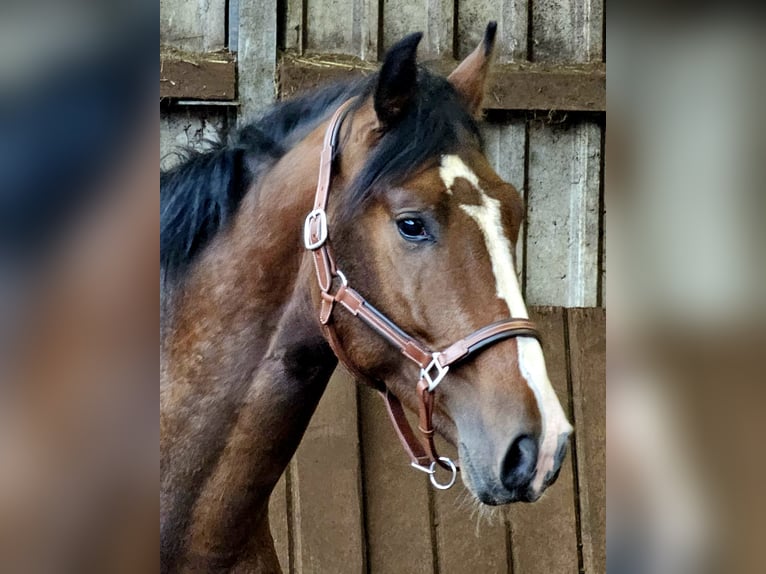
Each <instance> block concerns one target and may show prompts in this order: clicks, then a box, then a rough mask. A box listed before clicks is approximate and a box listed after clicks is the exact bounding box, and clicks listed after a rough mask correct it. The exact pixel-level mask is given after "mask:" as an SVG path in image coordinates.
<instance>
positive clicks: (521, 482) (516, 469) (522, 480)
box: [500, 435, 537, 490]
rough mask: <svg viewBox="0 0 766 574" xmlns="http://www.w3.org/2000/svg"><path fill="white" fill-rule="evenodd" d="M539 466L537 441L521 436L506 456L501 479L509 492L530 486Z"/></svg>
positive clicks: (501, 469)
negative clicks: (536, 467)
mask: <svg viewBox="0 0 766 574" xmlns="http://www.w3.org/2000/svg"><path fill="white" fill-rule="evenodd" d="M536 465H537V441H536V440H534V439H533V438H532V437H531V436H529V435H521V436H520V437H518V438H517V439H516V440H515V441H513V444H512V445H511V448H509V449H508V452H507V453H506V454H505V458H504V459H503V463H502V466H501V467H500V473H501V474H500V478H501V480H502V481H503V485H505V487H506V488H507V489H508V490H514V489H516V488H519V487H522V486H526V485H528V484H529V483H530V482H531V480H532V478H533V477H534V475H535V466H536Z"/></svg>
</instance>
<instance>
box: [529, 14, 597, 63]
mask: <svg viewBox="0 0 766 574" xmlns="http://www.w3.org/2000/svg"><path fill="white" fill-rule="evenodd" d="M603 25H604V1H603V0H590V1H589V2H582V1H580V0H535V2H534V7H533V10H532V38H533V42H532V46H531V50H532V53H531V54H530V55H529V56H530V59H531V60H534V61H537V62H543V61H545V62H594V61H601V59H602V54H603Z"/></svg>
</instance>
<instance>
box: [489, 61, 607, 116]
mask: <svg viewBox="0 0 766 574" xmlns="http://www.w3.org/2000/svg"><path fill="white" fill-rule="evenodd" d="M484 107H485V108H486V109H489V110H560V111H585V112H603V111H606V68H605V66H604V65H603V64H587V65H581V66H572V65H567V66H550V65H530V64H526V65H525V64H504V65H496V66H493V68H492V72H491V73H490V79H489V84H488V89H487V95H486V97H485V98H484Z"/></svg>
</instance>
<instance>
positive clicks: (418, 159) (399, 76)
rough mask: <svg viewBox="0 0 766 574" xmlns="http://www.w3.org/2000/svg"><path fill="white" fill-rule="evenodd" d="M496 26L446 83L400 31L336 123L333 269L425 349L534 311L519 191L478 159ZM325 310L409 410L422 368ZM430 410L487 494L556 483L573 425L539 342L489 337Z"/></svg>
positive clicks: (535, 493) (348, 349)
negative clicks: (522, 267)
mask: <svg viewBox="0 0 766 574" xmlns="http://www.w3.org/2000/svg"><path fill="white" fill-rule="evenodd" d="M494 36H495V25H494V24H490V26H489V27H488V28H487V31H486V34H485V36H484V39H483V42H482V43H481V44H480V45H479V46H478V47H477V48H476V50H475V51H474V52H473V53H472V54H471V55H469V56H468V57H467V58H466V59H465V60H464V61H463V62H462V63H461V64H460V65H459V66H458V67H457V69H455V70H454V72H452V74H450V76H449V77H448V78H441V77H438V76H435V75H433V74H431V73H429V72H427V71H426V70H424V69H422V68H420V67H419V66H418V65H417V62H416V51H417V46H418V42H419V40H420V38H421V35H420V34H413V35H411V36H408V37H406V38H404V39H403V40H401V41H400V42H399V43H398V44H396V45H395V46H393V47H392V48H391V50H390V51H389V52H388V54H387V56H386V58H385V61H384V63H383V66H382V68H381V70H380V72H379V74H378V75H377V78H376V80H375V81H373V82H370V83H369V84H368V88H367V89H366V90H365V91H363V92H362V93H361V94H360V95H358V96H357V97H356V99H355V101H354V102H353V104H352V105H351V107H350V112H349V114H348V116H347V117H346V119H345V121H344V122H343V124H342V125H341V127H340V131H339V149H338V151H337V157H336V158H335V162H334V177H333V178H332V181H331V183H330V190H329V202H328V209H327V219H328V222H329V223H328V226H329V229H330V233H329V242H330V244H331V246H332V252H333V257H334V262H335V265H337V268H338V269H342V270H343V275H342V277H343V280H344V281H345V279H346V278H347V280H348V281H349V282H350V283H351V284H353V286H354V288H355V290H356V291H357V292H359V293H361V294H362V295H363V296H364V298H366V300H367V301H368V302H369V303H370V305H372V306H374V307H375V308H376V309H378V310H380V311H381V313H383V314H385V316H386V317H387V318H388V319H389V320H390V321H391V323H392V324H393V325H395V326H396V328H398V329H400V330H401V331H402V332H406V333H407V334H409V335H411V336H413V337H415V338H417V339H418V340H419V341H422V342H423V343H424V345H426V346H427V347H428V348H430V349H443V348H445V347H447V346H449V345H450V344H451V343H453V342H454V341H457V340H460V339H461V338H464V337H465V336H466V335H467V334H468V333H471V332H474V331H476V330H477V329H480V328H481V327H484V326H486V325H490V324H493V323H496V322H498V321H502V320H507V319H508V318H509V317H514V318H526V317H527V316H528V315H527V309H526V306H525V303H524V299H523V297H522V293H521V289H520V285H519V281H518V279H517V272H516V266H515V257H514V253H515V246H516V243H517V241H518V236H519V228H520V225H521V223H522V218H523V214H524V208H523V203H522V198H521V196H520V194H519V193H518V191H517V190H516V189H515V188H514V187H513V186H512V185H510V184H509V183H507V182H505V181H503V180H502V178H500V177H499V176H498V175H497V173H495V171H494V170H493V169H492V167H491V166H490V164H489V162H488V161H487V159H486V157H485V155H484V153H483V151H482V145H481V137H480V133H479V130H478V127H477V123H476V119H475V118H476V116H477V115H478V114H479V113H480V111H481V102H482V98H483V94H484V86H485V83H486V78H487V72H488V69H489V65H490V61H491V56H492V51H493V46H494ZM314 303H315V305H316V306H317V308H319V306H320V305H321V304H322V298H321V297H320V296H319V294H316V296H315V297H314ZM317 312H318V313H319V312H320V310H319V309H317ZM331 321H332V329H333V332H334V336H335V337H336V338H337V341H338V345H339V346H341V347H342V348H343V351H344V355H345V362H347V363H348V366H349V367H350V368H351V369H352V370H354V371H355V372H357V373H360V374H361V376H363V377H364V378H366V379H368V380H370V381H373V382H374V384H379V385H385V386H386V387H388V388H389V389H390V390H391V391H392V392H393V393H394V394H395V395H396V396H398V397H399V398H400V399H401V401H402V402H403V403H405V405H407V406H409V407H410V408H413V409H416V408H417V407H418V396H417V392H416V390H415V385H414V384H413V381H417V380H418V378H419V372H418V368H417V365H415V364H413V362H412V361H408V360H407V359H406V358H405V357H403V355H402V353H401V352H399V351H398V350H397V349H396V348H394V347H392V346H391V345H389V344H388V343H387V342H386V341H385V340H384V339H382V338H381V337H380V336H379V334H377V333H375V332H374V330H372V329H369V328H368V326H366V325H365V324H364V323H363V322H360V321H359V320H357V318H355V317H354V315H353V314H352V313H341V312H339V311H335V312H334V313H333V316H332V319H331ZM433 409H434V410H433V422H434V425H435V428H436V430H437V431H438V432H439V433H440V434H442V435H443V436H444V437H446V438H447V439H448V440H449V441H450V442H452V443H453V444H454V445H456V446H457V447H458V452H459V456H460V461H461V467H462V477H463V481H464V483H465V484H466V486H467V487H468V489H469V490H470V491H471V492H472V493H473V495H474V496H475V497H476V498H477V499H478V500H480V501H481V502H483V503H485V504H490V505H498V504H505V503H509V502H514V501H533V500H536V499H537V498H539V497H540V495H541V494H542V492H543V491H544V490H545V488H546V487H547V486H548V485H549V484H550V483H552V482H553V481H554V480H555V478H556V476H557V474H558V470H559V468H560V466H561V463H562V460H563V458H564V455H565V451H566V444H567V440H568V436H569V434H570V433H571V431H572V427H571V425H570V424H569V422H568V421H567V418H566V415H565V414H564V412H563V410H562V407H561V405H560V403H559V401H558V399H557V397H556V394H555V392H554V391H553V388H552V386H551V383H550V381H549V378H548V375H547V372H546V367H545V361H544V357H543V350H542V347H541V344H540V342H539V341H538V340H537V339H535V338H534V337H530V336H514V337H512V338H506V339H504V340H501V341H498V342H493V344H491V345H488V346H487V347H486V348H484V349H483V350H481V351H480V352H477V353H474V354H472V355H471V356H470V357H467V358H466V360H463V361H459V362H456V363H455V364H454V365H452V367H451V369H450V371H449V374H448V375H447V376H446V377H445V378H444V380H443V381H442V382H441V383H440V384H439V386H438V388H437V389H436V391H435V401H434V406H433Z"/></svg>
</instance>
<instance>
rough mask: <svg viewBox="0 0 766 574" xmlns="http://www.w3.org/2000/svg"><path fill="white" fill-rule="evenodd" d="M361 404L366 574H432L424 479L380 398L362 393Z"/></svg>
mask: <svg viewBox="0 0 766 574" xmlns="http://www.w3.org/2000/svg"><path fill="white" fill-rule="evenodd" d="M359 400H360V413H359V415H360V417H361V428H360V430H361V441H362V454H363V476H364V495H365V511H366V532H367V561H368V571H369V572H373V573H374V574H400V573H402V572H407V573H408V574H410V573H411V574H431V573H432V572H433V571H434V564H433V556H432V551H431V547H432V544H434V543H435V542H434V541H433V540H432V539H431V521H430V511H429V494H430V493H429V489H430V484H429V483H428V479H427V477H426V476H425V475H424V474H422V473H419V472H414V471H413V470H412V469H411V468H410V466H409V460H408V458H407V456H406V455H405V453H404V451H403V450H402V446H401V443H400V442H399V440H398V438H397V437H396V434H395V431H394V429H393V428H392V426H391V422H390V421H389V418H388V415H387V414H386V410H385V407H384V405H383V401H382V400H381V398H380V397H379V396H378V393H377V392H375V391H373V390H372V389H368V388H360V389H359ZM413 557H417V559H413Z"/></svg>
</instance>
